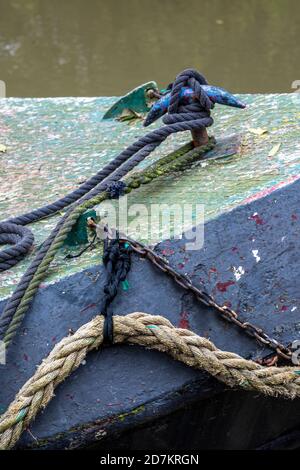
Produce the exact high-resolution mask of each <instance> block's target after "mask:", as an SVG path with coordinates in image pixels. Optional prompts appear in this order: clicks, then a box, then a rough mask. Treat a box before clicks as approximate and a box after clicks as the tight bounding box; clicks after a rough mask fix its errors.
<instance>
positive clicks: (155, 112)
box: [144, 85, 246, 127]
mask: <svg viewBox="0 0 300 470" xmlns="http://www.w3.org/2000/svg"><path fill="white" fill-rule="evenodd" d="M201 87H202V88H203V90H204V91H205V93H206V94H207V96H208V97H209V99H210V100H211V101H212V103H214V104H223V105H225V106H231V107H233V108H241V109H244V108H246V105H245V104H244V103H242V102H241V101H240V100H238V99H237V98H236V97H235V96H234V95H232V94H231V93H229V92H228V91H227V90H224V88H220V87H217V86H211V85H201ZM170 98H171V92H169V93H166V94H165V95H163V96H162V97H161V98H160V99H159V100H158V101H156V103H154V105H153V106H152V108H151V110H150V111H149V113H148V114H147V117H146V119H145V121H144V126H145V127H147V126H149V125H150V124H152V123H153V122H154V121H156V120H157V119H158V118H160V117H162V116H163V115H164V114H165V113H166V112H167V111H168V107H169V104H170ZM180 101H181V103H182V104H190V103H192V102H193V101H197V97H196V96H195V94H194V91H193V90H192V88H188V87H182V89H181V92H180Z"/></svg>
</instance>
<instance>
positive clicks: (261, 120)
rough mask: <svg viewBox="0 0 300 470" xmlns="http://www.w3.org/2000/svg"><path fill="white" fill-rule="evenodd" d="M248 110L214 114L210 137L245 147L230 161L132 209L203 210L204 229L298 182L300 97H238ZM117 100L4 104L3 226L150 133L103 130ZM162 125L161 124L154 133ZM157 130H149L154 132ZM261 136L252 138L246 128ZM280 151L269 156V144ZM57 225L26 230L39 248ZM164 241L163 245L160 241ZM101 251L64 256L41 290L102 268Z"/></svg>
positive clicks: (149, 193) (193, 172)
mask: <svg viewBox="0 0 300 470" xmlns="http://www.w3.org/2000/svg"><path fill="white" fill-rule="evenodd" d="M240 98H241V99H242V100H243V101H245V103H246V104H247V105H248V107H247V109H246V110H242V111H241V110H234V109H229V108H225V107H221V106H219V107H218V106H216V108H215V110H214V111H213V115H214V118H215V124H214V126H213V127H212V129H211V132H212V133H214V134H215V136H216V138H217V139H219V138H220V137H224V136H228V135H231V134H234V133H237V134H241V135H242V136H243V143H244V145H243V146H242V147H241V150H240V152H239V153H238V154H237V155H235V156H233V157H232V158H229V159H226V161H225V160H218V161H210V162H203V163H200V164H199V165H197V166H194V167H193V168H192V169H190V170H187V171H185V172H184V173H183V174H175V175H171V176H166V177H161V178H160V180H159V181H154V182H153V183H151V184H149V185H148V186H144V187H141V188H140V189H138V190H137V191H134V193H132V194H131V195H130V196H129V203H132V202H134V203H142V204H145V205H146V207H147V208H149V204H151V203H161V202H167V203H172V202H177V201H178V200H180V201H181V202H182V203H190V204H194V205H195V204H196V203H202V204H204V205H205V218H206V220H209V219H211V218H213V217H215V216H217V215H218V214H220V213H222V212H224V211H226V210H228V209H230V208H232V207H234V206H236V205H238V204H240V203H241V201H243V200H244V199H245V198H249V197H252V196H254V195H255V194H256V193H257V192H258V191H262V190H266V189H268V188H271V187H272V186H274V185H276V184H279V183H280V182H281V181H283V180H287V179H288V178H294V177H296V176H297V175H298V174H300V164H299V161H300V147H299V99H300V95H299V93H291V94H287V95H243V96H241V97H240ZM113 102H114V98H87V99H84V98H76V99H75V98H58V99H39V100H31V99H28V100H21V99H7V100H1V110H0V144H4V145H6V147H7V152H6V153H0V179H1V194H0V214H1V219H2V220H3V219H4V218H6V217H9V216H11V215H14V214H20V213H23V212H24V211H27V210H29V209H31V208H36V207H39V206H40V205H42V204H45V203H47V202H50V201H54V200H55V199H56V198H57V197H60V196H63V195H65V194H66V193H67V192H68V191H70V190H72V189H74V188H76V187H78V185H79V183H80V182H81V181H83V180H85V179H86V178H88V177H89V176H91V174H94V173H95V172H96V171H98V170H99V168H101V167H102V166H103V165H104V164H105V163H106V162H107V161H109V160H110V159H112V158H113V157H114V156H115V155H116V154H117V153H118V152H119V151H121V150H122V149H123V148H124V147H126V146H127V145H129V144H131V143H132V142H133V141H134V140H135V139H136V138H137V137H139V136H140V135H142V134H144V133H145V132H146V130H145V129H144V128H143V127H142V123H136V124H135V125H134V126H127V125H125V124H121V123H118V122H115V121H102V117H103V114H104V113H105V111H106V110H107V109H108V108H109V107H110V105H111V104H112V103H113ZM160 124H161V123H157V126H159V125H160ZM154 127H155V126H154ZM258 127H260V128H264V129H266V131H267V133H265V134H263V135H261V136H260V135H256V134H253V133H252V132H251V131H250V130H249V129H251V128H258ZM187 140H189V137H187V135H186V134H185V133H182V134H180V135H177V136H172V137H171V138H169V139H168V140H167V142H165V143H164V144H163V145H162V146H161V147H159V149H158V150H157V151H155V152H154V153H153V154H152V155H151V156H150V157H149V158H148V159H147V161H145V162H144V163H143V165H147V163H148V162H153V161H154V160H155V159H157V158H158V157H159V156H160V155H162V154H165V153H168V152H169V151H170V150H173V149H174V148H177V147H178V146H179V145H182V143H183V142H186V141H187ZM278 143H280V144H281V148H280V149H279V151H278V152H277V154H276V155H275V156H273V157H268V155H269V152H270V150H271V149H272V148H273V146H274V145H276V144H278ZM56 221H57V217H54V218H52V219H47V220H44V221H41V222H39V223H37V224H34V225H33V226H32V229H33V231H34V234H35V239H36V242H35V247H38V246H39V244H40V243H41V242H42V240H44V239H45V237H46V236H47V234H48V233H49V232H50V229H51V228H52V227H53V225H54V224H55V222H56ZM161 237H163V238H165V235H164V234H163V233H162V234H161ZM31 259H32V255H31V256H29V257H27V258H26V259H25V260H24V261H23V262H22V263H20V264H19V265H18V266H16V267H14V269H12V270H11V271H9V272H6V273H3V274H1V275H0V298H1V297H2V298H4V297H5V296H7V295H8V294H9V293H11V292H12V290H13V289H14V286H15V284H16V283H17V282H18V279H19V278H20V275H21V273H23V272H24V270H25V268H26V266H28V263H29V262H30V260H31ZM99 259H100V257H99V254H98V252H96V251H92V252H87V253H85V254H84V255H83V256H82V257H80V258H79V259H75V260H72V261H68V263H66V262H65V259H64V253H61V254H60V255H59V256H57V257H56V258H55V261H54V263H53V264H52V267H51V269H50V271H49V276H48V277H47V281H53V280H55V279H59V278H61V277H62V276H64V275H67V274H71V273H74V272H78V271H80V270H81V269H83V268H86V267H88V266H90V265H92V264H95V263H97V262H98V261H99Z"/></svg>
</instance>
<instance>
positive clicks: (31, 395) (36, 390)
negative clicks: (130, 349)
mask: <svg viewBox="0 0 300 470" xmlns="http://www.w3.org/2000/svg"><path fill="white" fill-rule="evenodd" d="M104 321H105V319H104V317H103V315H98V316H96V317H95V318H94V319H93V320H91V321H90V322H88V323H86V324H85V325H83V326H82V327H81V328H79V329H78V330H77V331H76V332H75V333H74V335H72V336H68V337H65V338H64V339H63V340H62V341H60V342H59V343H58V344H57V345H56V346H55V347H54V349H53V350H52V351H51V353H50V354H49V355H48V357H47V358H46V359H44V360H43V362H42V363H41V364H40V366H39V367H38V368H37V370H36V372H35V374H34V375H33V377H31V378H30V379H29V380H28V381H27V382H26V383H25V385H24V386H23V387H22V388H21V390H20V391H19V392H18V394H17V395H16V397H15V399H14V401H13V402H12V403H11V405H10V406H9V407H8V409H7V411H6V412H5V413H4V414H3V415H2V417H1V418H0V449H11V448H12V447H13V446H14V445H15V444H16V443H17V441H18V439H19V437H20V435H21V433H22V432H23V431H24V430H25V429H26V428H27V427H28V426H29V424H30V422H31V421H32V420H33V419H34V418H35V416H36V415H37V413H38V412H39V411H40V410H41V409H44V408H45V407H46V406H47V404H48V403H49V401H50V400H51V398H52V397H53V396H54V390H55V388H56V387H57V386H58V385H59V384H60V383H61V382H62V381H63V380H65V379H66V378H67V377H68V376H69V375H70V374H71V373H72V372H73V371H75V370H76V369H77V368H78V367H79V366H80V364H81V363H82V361H83V360H84V359H85V357H86V355H87V353H88V352H89V351H92V350H93V349H97V348H99V347H100V346H101V345H102V343H103V324H104ZM113 328H114V337H113V338H114V343H115V344H119V343H127V344H132V345H140V346H144V347H146V348H148V349H155V350H157V351H161V352H164V353H167V354H169V355H170V356H171V357H173V359H175V360H176V361H180V362H183V363H184V364H186V365H188V366H190V367H194V368H196V369H202V370H204V371H206V372H208V373H209V374H211V375H212V376H214V377H216V378H217V379H218V380H220V381H221V382H223V383H224V384H226V385H227V386H229V387H238V388H242V389H244V390H250V391H256V392H260V393H262V394H264V395H272V396H283V397H286V398H294V397H299V396H300V370H299V367H298V368H297V367H280V368H278V367H263V366H261V365H259V364H257V363H256V362H253V361H250V360H246V359H244V358H242V357H240V356H239V355H238V354H235V353H232V352H226V351H221V350H220V349H218V348H217V347H216V346H215V345H214V344H213V343H212V342H211V341H209V340H208V339H207V338H203V337H200V336H198V335H197V334H196V333H193V332H192V331H189V330H185V329H180V328H176V327H175V326H173V325H172V324H171V323H170V322H169V320H167V319H166V318H164V317H162V316H154V315H148V314H146V313H140V312H136V313H131V314H129V315H126V316H114V317H113Z"/></svg>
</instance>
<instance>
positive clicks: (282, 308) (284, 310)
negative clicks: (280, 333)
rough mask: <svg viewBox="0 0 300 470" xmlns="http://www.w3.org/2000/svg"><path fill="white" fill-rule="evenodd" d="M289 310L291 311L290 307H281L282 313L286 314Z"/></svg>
mask: <svg viewBox="0 0 300 470" xmlns="http://www.w3.org/2000/svg"><path fill="white" fill-rule="evenodd" d="M288 309H289V307H288V306H287V305H283V306H282V307H281V311H282V312H286V311H287V310H288Z"/></svg>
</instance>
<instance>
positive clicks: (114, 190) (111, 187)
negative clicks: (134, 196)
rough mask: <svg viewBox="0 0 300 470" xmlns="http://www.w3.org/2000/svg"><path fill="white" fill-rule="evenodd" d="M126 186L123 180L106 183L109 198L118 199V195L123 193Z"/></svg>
mask: <svg viewBox="0 0 300 470" xmlns="http://www.w3.org/2000/svg"><path fill="white" fill-rule="evenodd" d="M125 188H126V184H125V183H124V181H120V180H119V181H111V182H110V183H107V185H106V191H107V192H108V194H109V197H110V198H111V199H118V198H119V197H120V196H123V195H124V190H125Z"/></svg>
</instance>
